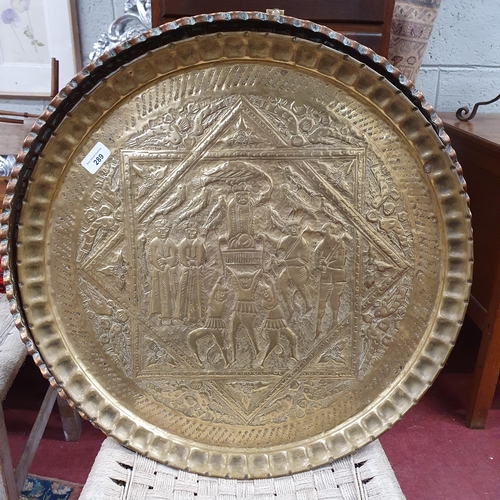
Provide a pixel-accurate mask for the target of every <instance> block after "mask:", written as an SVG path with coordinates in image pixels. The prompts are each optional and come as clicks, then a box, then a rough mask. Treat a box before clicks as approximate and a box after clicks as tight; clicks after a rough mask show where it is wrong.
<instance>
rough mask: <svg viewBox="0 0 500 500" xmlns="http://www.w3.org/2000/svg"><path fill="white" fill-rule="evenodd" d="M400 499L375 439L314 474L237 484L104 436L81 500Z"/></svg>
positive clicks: (237, 482)
mask: <svg viewBox="0 0 500 500" xmlns="http://www.w3.org/2000/svg"><path fill="white" fill-rule="evenodd" d="M97 498H99V499H103V500H108V499H109V500H111V499H116V500H118V499H119V500H139V499H140V500H160V499H161V500H295V499H297V500H404V499H405V497H404V495H403V493H402V491H401V489H400V487H399V484H398V482H397V480H396V477H395V476H394V473H393V471H392V469H391V466H390V464H389V461H388V460H387V457H386V455H385V453H384V450H383V449H382V446H381V445H380V443H379V442H378V441H375V442H373V443H371V444H369V445H367V446H366V447H364V448H363V449H362V450H359V451H358V452H356V453H354V454H353V455H350V456H348V457H346V458H342V459H340V460H337V461H335V462H333V463H331V464H330V465H327V466H324V467H321V468H319V469H316V470H314V471H309V472H303V473H300V474H295V475H293V476H287V477H280V478H277V479H258V480H253V481H236V480H230V479H216V478H209V477H204V476H198V475H196V474H191V473H189V472H183V471H179V470H176V469H172V468H170V467H167V466H165V465H161V464H159V463H157V462H154V461H153V460H150V459H148V458H144V457H142V456H141V455H139V454H137V453H134V452H132V451H129V450H127V449H125V448H123V447H122V446H120V445H119V444H117V443H116V441H114V440H113V439H111V438H107V439H106V440H105V441H104V443H103V445H102V447H101V450H100V451H99V454H98V455H97V458H96V460H95V462H94V466H93V467H92V470H91V472H90V475H89V477H88V480H87V483H86V484H85V487H84V489H83V492H82V494H81V496H80V500H95V499H97Z"/></svg>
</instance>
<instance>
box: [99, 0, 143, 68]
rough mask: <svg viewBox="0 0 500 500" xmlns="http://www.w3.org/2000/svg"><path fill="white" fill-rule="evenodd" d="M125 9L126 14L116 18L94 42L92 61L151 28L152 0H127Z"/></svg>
mask: <svg viewBox="0 0 500 500" xmlns="http://www.w3.org/2000/svg"><path fill="white" fill-rule="evenodd" d="M123 10H124V12H125V14H123V15H122V16H120V17H119V18H118V19H115V20H114V21H113V22H112V23H111V24H110V25H109V28H108V31H107V32H106V33H102V34H101V36H100V37H99V40H98V41H97V42H95V43H94V45H93V48H94V50H93V51H92V52H91V53H90V54H89V59H90V60H91V61H93V60H95V59H97V58H98V57H99V56H100V55H102V54H103V53H104V52H106V51H107V50H110V49H112V48H113V47H114V46H116V45H118V44H119V43H122V42H124V41H126V40H128V39H129V38H132V37H134V36H137V35H140V34H141V33H143V32H144V31H146V30H148V29H151V0H126V1H125V5H124V8H123Z"/></svg>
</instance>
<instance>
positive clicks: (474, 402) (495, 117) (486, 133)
mask: <svg viewBox="0 0 500 500" xmlns="http://www.w3.org/2000/svg"><path fill="white" fill-rule="evenodd" d="M440 117H441V119H442V120H443V121H444V122H445V129H446V132H447V133H448V135H449V136H450V138H451V141H452V142H451V144H452V146H453V148H454V149H455V150H456V152H457V156H458V161H459V162H460V164H461V165H462V168H463V170H464V177H465V180H466V182H467V191H468V193H469V196H470V205H471V211H472V227H473V231H474V279H473V281H472V296H471V300H470V303H469V307H468V309H467V314H468V315H469V316H470V318H471V319H472V320H473V321H474V323H476V325H477V326H478V327H479V329H480V330H481V332H482V338H481V347H480V350H479V355H478V359H477V362H476V368H475V372H474V381H473V387H472V392H471V396H470V399H469V405H468V408H467V413H466V424H467V425H468V426H469V427H471V428H474V429H482V428H484V426H485V424H486V418H487V416H488V411H489V409H490V406H491V402H492V400H493V395H494V393H495V388H496V385H497V382H498V376H499V373H500V114H497V113H492V114H478V115H476V116H475V117H474V118H473V119H472V120H471V121H470V122H461V121H459V120H457V118H456V117H455V114H454V113H440Z"/></svg>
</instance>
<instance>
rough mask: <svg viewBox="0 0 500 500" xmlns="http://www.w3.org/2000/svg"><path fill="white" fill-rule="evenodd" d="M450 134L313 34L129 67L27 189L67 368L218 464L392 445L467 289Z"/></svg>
mask: <svg viewBox="0 0 500 500" xmlns="http://www.w3.org/2000/svg"><path fill="white" fill-rule="evenodd" d="M193 22H195V21H194V20H193ZM188 24H189V23H188ZM164 29H165V28H164ZM98 143H102V144H104V145H105V146H106V147H107V148H109V150H110V156H109V158H106V159H105V160H104V161H103V162H102V165H101V166H100V167H99V169H98V170H97V172H96V173H95V174H91V173H89V171H88V170H87V169H86V168H84V167H83V166H82V161H83V160H84V158H85V157H86V156H87V154H88V153H89V151H91V150H92V148H93V147H94V146H95V145H96V144H98ZM444 149H445V148H444V146H443V143H442V142H441V140H440V139H439V137H438V136H437V135H436V133H435V131H434V129H433V128H432V127H431V126H430V122H429V120H428V119H426V117H425V116H424V115H423V113H421V112H420V111H418V110H417V109H416V107H415V105H414V103H412V102H411V101H410V100H409V99H408V98H407V97H405V96H404V95H402V93H401V90H400V89H398V88H396V87H395V86H393V85H392V84H391V83H389V82H388V80H387V79H385V78H383V77H381V76H380V75H379V74H378V73H376V72H375V71H373V70H372V69H370V68H367V67H366V66H365V65H364V64H363V63H360V62H358V61H356V60H354V59H352V58H351V57H348V56H346V55H345V54H344V53H342V52H340V51H337V50H334V49H326V48H325V47H324V46H323V45H321V44H318V43H312V42H310V41H307V40H302V39H297V38H291V37H289V36H284V35H278V34H270V33H252V32H250V33H249V32H234V33H217V34H212V35H209V34H206V35H204V36H201V37H196V38H189V39H187V40H182V41H179V42H176V43H175V44H174V43H171V44H169V45H167V46H165V47H160V48H157V49H155V50H152V51H148V52H147V53H146V54H145V55H144V56H142V57H139V58H136V59H134V60H132V61H131V62H130V63H127V64H125V65H122V67H121V68H120V69H119V70H118V71H115V72H114V73H112V74H110V75H109V76H107V77H106V78H102V79H101V80H100V82H99V83H98V84H97V85H96V86H95V88H94V89H93V90H92V91H91V92H88V93H87V94H86V95H85V97H84V98H82V99H80V100H79V101H78V102H76V103H75V105H74V106H73V107H72V109H71V112H70V113H65V118H64V119H63V121H62V122H61V123H60V125H58V128H57V133H56V134H53V135H52V137H51V138H50V139H49V140H48V142H47V144H46V145H45V146H44V149H43V154H42V155H40V156H39V157H38V158H37V162H36V167H35V168H34V169H33V170H32V171H31V170H29V175H30V179H29V185H27V184H25V185H24V186H23V187H22V188H19V187H18V192H17V196H18V200H17V204H16V203H15V202H14V203H13V206H14V207H15V210H14V212H15V213H16V216H17V217H18V230H16V231H15V233H12V235H13V236H12V237H14V234H15V238H16V239H15V243H16V245H15V246H16V250H15V256H14V257H15V260H16V264H17V266H16V270H15V272H16V273H17V287H18V292H19V296H18V300H22V304H23V308H24V313H23V317H24V318H25V321H26V322H27V325H28V327H29V332H30V334H31V335H32V336H33V338H34V341H35V344H36V348H37V350H39V351H40V353H41V354H42V356H43V360H44V363H45V364H46V369H48V371H49V372H50V374H51V375H52V376H53V381H54V383H55V384H56V385H58V386H59V387H62V388H63V389H64V392H65V393H66V394H67V395H68V396H69V397H70V398H71V400H72V401H73V402H74V404H75V405H76V406H77V407H78V408H79V409H80V410H81V411H82V412H83V413H84V414H85V415H86V416H87V417H88V418H90V419H91V420H92V421H93V422H94V423H95V424H96V425H97V426H99V427H100V428H102V429H103V430H104V431H105V432H107V433H109V434H112V435H113V436H115V437H116V438H117V439H119V440H121V441H122V442H123V443H124V444H126V445H128V446H130V447H131V448H133V449H135V450H138V451H140V452H142V453H145V454H147V455H149V456H151V457H152V458H154V459H156V460H159V461H162V462H168V463H170V464H172V465H174V466H176V467H179V468H189V470H192V471H194V472H198V473H208V474H211V475H218V476H226V475H227V476H229V477H234V478H242V477H248V476H249V477H265V476H267V475H272V476H278V475H283V474H286V473H289V472H297V471H301V470H305V469H307V468H309V467H311V466H317V465H320V464H322V463H325V462H327V461H328V460H331V459H335V458H339V457H340V456H342V455H344V454H346V453H348V452H350V451H352V450H353V449H354V448H356V447H359V446H361V445H362V444H365V443H366V442H368V441H370V440H372V439H373V438H374V437H376V436H377V435H379V434H380V433H381V432H383V430H385V429H386V428H387V427H389V426H390V425H392V423H394V422H395V421H396V420H397V419H398V418H399V417H400V415H401V414H402V413H404V411H406V410H407V409H408V408H409V407H410V406H411V405H412V404H413V403H414V402H415V400H416V398H418V397H419V396H420V395H421V394H422V392H423V391H424V390H425V388H426V387H427V386H428V385H429V384H430V383H431V381H432V380H433V378H434V377H435V375H436V374H437V371H438V370H439V368H440V366H441V365H442V363H443V362H444V360H445V358H446V356H447V354H448V352H449V349H450V347H451V345H452V343H453V341H454V338H455V336H456V334H457V331H458V326H459V324H460V322H461V319H462V316H463V313H464V308H465V304H466V300H467V297H468V291H469V281H470V261H471V243H470V227H469V216H468V209H467V204H466V196H465V194H464V191H463V187H462V184H461V182H460V180H459V177H458V176H457V174H456V171H455V168H454V166H453V163H452V161H451V160H450V157H449V155H448V154H447V151H445V150H444ZM27 169H28V167H25V170H27ZM21 175H22V171H21ZM27 175H28V174H26V176H27ZM21 198H22V201H23V203H22V208H21ZM14 201H15V200H14ZM12 258H13V255H12V254H11V259H12ZM10 290H11V293H12V291H13V290H12V287H11V289H10ZM21 329H23V327H22V326H21ZM25 340H27V341H28V344H30V340H29V339H28V337H27V336H26V334H25ZM35 356H38V354H37V353H36V354H35ZM39 362H40V363H42V362H41V360H39ZM44 368H45V367H44Z"/></svg>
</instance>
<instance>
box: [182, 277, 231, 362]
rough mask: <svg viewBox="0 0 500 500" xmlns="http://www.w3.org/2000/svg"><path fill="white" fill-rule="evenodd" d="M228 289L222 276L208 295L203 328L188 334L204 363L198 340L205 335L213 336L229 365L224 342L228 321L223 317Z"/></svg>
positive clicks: (195, 350) (196, 352)
mask: <svg viewBox="0 0 500 500" xmlns="http://www.w3.org/2000/svg"><path fill="white" fill-rule="evenodd" d="M227 293H228V289H227V287H225V286H223V284H222V277H221V278H219V280H218V281H217V283H215V285H214V286H213V288H212V291H211V292H210V294H209V295H208V305H207V318H206V320H205V324H204V325H203V327H202V328H197V329H196V330H193V331H192V332H189V334H188V338H187V340H188V344H189V345H190V346H191V349H193V351H194V353H195V354H196V357H197V358H198V360H199V361H200V363H202V360H201V358H200V354H199V352H198V340H201V339H203V338H205V337H213V338H214V340H215V342H216V344H217V346H218V347H219V349H220V352H221V354H222V357H223V358H224V362H225V366H226V367H227V366H228V365H229V359H228V353H227V347H226V346H225V344H224V335H225V331H226V322H225V321H224V319H223V315H224V306H225V304H226V299H227Z"/></svg>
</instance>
